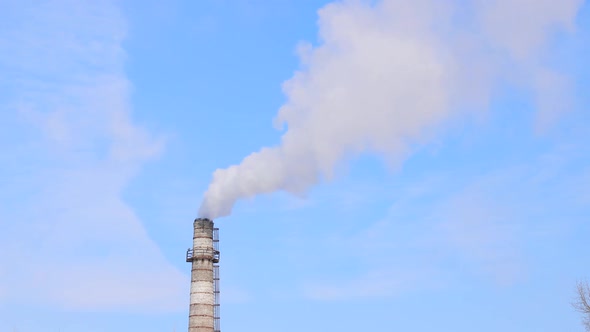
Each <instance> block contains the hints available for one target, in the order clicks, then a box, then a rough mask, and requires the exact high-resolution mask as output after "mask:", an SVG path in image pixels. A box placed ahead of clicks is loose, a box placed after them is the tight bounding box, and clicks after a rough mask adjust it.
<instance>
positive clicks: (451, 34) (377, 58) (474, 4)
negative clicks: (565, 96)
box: [199, 0, 583, 218]
mask: <svg viewBox="0 0 590 332" xmlns="http://www.w3.org/2000/svg"><path fill="white" fill-rule="evenodd" d="M582 4H583V0H560V1H555V0H471V1H466V0H455V1H439V0H382V1H363V0H349V1H348V0H344V1H337V2H333V3H331V4H329V5H327V6H325V7H324V8H322V9H321V10H320V11H319V45H318V46H316V47H313V46H311V45H309V44H306V45H302V46H301V47H300V58H301V69H300V71H298V72H296V73H295V75H294V76H293V77H292V78H291V79H290V80H288V81H287V82H286V83H285V84H284V92H285V94H286V97H287V101H286V103H285V104H284V105H283V106H282V107H281V109H280V110H279V113H278V115H277V117H276V119H275V124H276V126H277V127H279V128H280V127H286V131H285V132H284V134H283V136H282V139H281V144H280V145H278V146H275V147H269V148H262V149H261V150H260V151H258V152H255V153H252V154H251V155H249V156H247V157H246V158H244V160H243V161H242V162H241V163H240V164H239V165H234V166H231V167H229V168H226V169H218V170H216V171H215V173H214V174H213V181H212V183H211V184H210V186H209V188H208V190H207V192H206V193H205V197H204V201H203V203H202V205H201V208H200V210H199V214H200V216H203V217H209V218H218V217H222V216H226V215H228V214H230V213H231V210H232V207H233V205H234V204H235V202H236V201H237V200H239V199H242V198H247V197H253V196H255V195H258V194H263V193H270V192H274V191H278V190H283V191H287V192H292V193H302V192H305V191H306V190H307V189H308V188H310V187H311V186H313V185H314V184H316V183H317V182H318V181H320V180H322V179H324V178H330V177H331V176H332V172H333V170H334V168H335V167H336V165H337V164H338V163H339V162H341V161H342V160H343V159H347V158H349V157H352V156H354V155H357V154H359V153H362V152H372V153H379V154H381V155H383V156H384V157H385V158H386V159H391V160H399V159H401V158H403V157H404V155H406V153H407V151H408V149H409V146H410V145H411V144H412V143H416V142H420V141H424V140H425V139H427V138H428V137H429V136H432V135H433V132H434V131H435V129H436V128H437V127H440V126H441V125H442V124H444V123H445V122H447V121H451V120H452V119H453V118H454V117H456V116H458V115H460V114H461V113H462V112H465V110H474V109H478V110H485V109H486V106H487V104H488V102H489V99H490V96H491V94H492V90H493V88H494V86H495V85H497V82H498V81H500V80H502V81H507V80H508V81H510V80H512V81H514V82H516V83H518V84H526V86H527V87H529V88H530V89H531V91H532V92H533V93H534V94H535V95H536V96H538V98H537V102H538V104H539V108H540V109H546V108H548V107H551V106H553V105H556V104H558V103H556V101H555V100H554V99H555V98H553V99H551V105H543V101H544V100H546V99H547V98H546V96H547V94H548V93H549V94H551V93H550V92H552V91H544V89H543V87H550V89H551V90H559V89H560V88H562V87H565V86H567V82H566V81H567V80H564V79H563V75H561V73H557V72H555V71H553V70H552V69H551V68H548V67H546V66H545V65H544V61H543V54H545V53H546V51H547V47H548V45H549V44H550V43H549V42H550V39H551V36H552V35H553V33H554V32H555V31H558V30H559V29H563V30H572V29H573V26H574V23H575V18H576V14H577V12H578V10H579V9H580V7H581V6H582ZM552 78H555V79H554V80H553V79H552ZM547 80H552V81H551V82H547ZM553 95H557V94H556V93H553ZM559 95H560V96H561V95H562V94H559ZM556 98H557V97H556ZM545 112H549V113H555V110H545Z"/></svg>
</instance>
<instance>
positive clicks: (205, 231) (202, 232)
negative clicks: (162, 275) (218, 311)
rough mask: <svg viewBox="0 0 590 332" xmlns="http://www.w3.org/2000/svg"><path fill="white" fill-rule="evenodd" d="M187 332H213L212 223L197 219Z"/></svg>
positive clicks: (195, 223)
mask: <svg viewBox="0 0 590 332" xmlns="http://www.w3.org/2000/svg"><path fill="white" fill-rule="evenodd" d="M193 226H194V235H193V261H192V271H191V297H190V310H189V325H188V331H189V332H213V331H214V319H213V305H214V304H215V297H214V293H213V251H214V249H213V222H212V221H211V220H209V219H197V220H195V222H194V224H193Z"/></svg>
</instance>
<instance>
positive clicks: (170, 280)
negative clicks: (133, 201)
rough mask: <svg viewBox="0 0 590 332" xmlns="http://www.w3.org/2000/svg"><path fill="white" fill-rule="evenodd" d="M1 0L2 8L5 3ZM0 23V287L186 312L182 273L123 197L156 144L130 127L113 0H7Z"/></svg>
mask: <svg viewBox="0 0 590 332" xmlns="http://www.w3.org/2000/svg"><path fill="white" fill-rule="evenodd" d="M3 6H4V5H3ZM4 8H7V10H5V11H4V12H3V14H2V20H3V24H2V26H1V28H0V50H2V52H0V54H1V55H0V68H1V69H2V71H3V72H4V73H6V75H3V77H2V79H1V80H0V86H1V87H2V88H3V89H5V91H9V92H10V94H7V95H3V96H2V97H3V98H2V103H1V105H0V106H1V107H2V109H3V110H2V112H1V113H0V119H1V120H2V122H3V124H4V127H5V132H4V133H3V135H2V141H1V142H0V147H1V148H2V149H3V151H4V154H3V156H2V157H0V160H1V161H2V163H1V164H0V170H1V171H2V173H3V175H4V177H3V180H2V190H1V191H0V199H2V201H3V202H5V203H6V204H2V205H1V206H0V223H1V224H2V229H3V232H2V233H1V234H0V252H1V253H0V266H2V273H1V274H0V281H1V282H0V284H3V285H4V284H9V285H11V287H10V289H7V290H5V291H4V292H3V293H2V296H3V298H4V299H5V300H8V301H11V302H14V303H43V304H49V305H51V306H54V307H58V308H67V309H71V310H93V311H94V310H106V311H111V310H123V311H170V310H177V309H179V308H183V305H184V302H185V296H184V295H185V292H184V291H185V285H186V284H187V283H186V276H185V275H183V274H182V273H181V272H180V271H178V270H177V269H176V268H175V267H173V266H172V265H171V264H170V263H169V262H167V261H166V259H165V258H164V256H163V255H162V253H161V252H160V249H159V248H158V246H157V245H156V243H154V241H152V240H151V239H150V237H149V236H148V234H147V232H146V230H145V229H144V226H143V225H142V222H141V220H139V218H138V217H137V215H136V214H135V213H134V211H133V208H132V207H131V206H129V204H128V203H126V202H125V200H124V199H123V197H122V194H123V191H124V189H125V188H126V187H127V186H128V184H129V182H130V180H131V179H132V178H133V177H134V176H135V175H136V174H137V172H138V171H139V170H140V169H141V167H142V165H143V164H144V163H145V162H147V161H149V160H150V159H153V158H156V157H157V156H158V155H159V153H160V152H161V150H162V148H163V144H162V140H161V139H160V138H158V137H157V136H154V135H153V134H152V133H150V132H149V131H147V130H146V129H144V128H142V127H141V126H139V125H137V124H136V123H134V120H133V117H132V107H131V104H130V100H129V99H130V92H131V85H130V83H129V81H128V79H127V77H126V76H125V73H124V70H123V68H124V63H125V57H126V55H125V52H124V50H123V47H122V43H123V40H124V38H125V35H126V22H125V19H124V17H123V15H122V13H121V11H120V8H118V7H117V3H116V2H113V1H93V2H79V1H67V0H56V1H42V2H34V3H33V2H20V1H13V2H8V4H7V6H6V7H4Z"/></svg>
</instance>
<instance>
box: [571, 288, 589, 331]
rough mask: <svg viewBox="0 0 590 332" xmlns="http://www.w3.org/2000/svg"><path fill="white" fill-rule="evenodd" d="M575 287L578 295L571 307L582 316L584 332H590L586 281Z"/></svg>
mask: <svg viewBox="0 0 590 332" xmlns="http://www.w3.org/2000/svg"><path fill="white" fill-rule="evenodd" d="M576 286H577V293H578V294H577V296H576V301H575V302H573V303H572V306H573V307H574V308H575V309H576V310H577V311H578V312H580V313H581V314H582V323H583V324H584V327H585V328H586V331H590V286H589V285H588V282H587V281H585V282H581V281H580V282H578V283H577V285H576Z"/></svg>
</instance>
